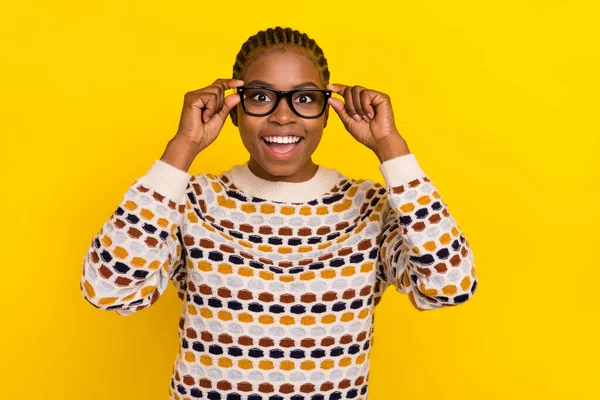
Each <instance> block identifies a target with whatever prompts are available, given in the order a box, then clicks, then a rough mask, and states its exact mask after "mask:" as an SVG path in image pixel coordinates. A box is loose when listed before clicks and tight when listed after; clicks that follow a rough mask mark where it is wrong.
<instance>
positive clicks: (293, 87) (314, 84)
mask: <svg viewBox="0 0 600 400" xmlns="http://www.w3.org/2000/svg"><path fill="white" fill-rule="evenodd" d="M252 85H258V86H266V87H270V88H275V85H273V84H272V83H269V82H266V81H261V80H258V79H255V80H253V81H251V82H248V86H252ZM309 86H314V87H316V88H318V87H319V85H317V84H316V83H314V82H310V81H307V82H302V83H299V84H297V85H294V86H292V89H300V88H304V87H309Z"/></svg>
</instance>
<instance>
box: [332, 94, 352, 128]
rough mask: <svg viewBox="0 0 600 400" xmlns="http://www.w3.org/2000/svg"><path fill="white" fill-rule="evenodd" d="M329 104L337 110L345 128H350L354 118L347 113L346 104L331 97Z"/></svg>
mask: <svg viewBox="0 0 600 400" xmlns="http://www.w3.org/2000/svg"><path fill="white" fill-rule="evenodd" d="M329 104H330V105H331V107H332V108H333V109H334V110H335V112H336V114H337V115H339V117H340V119H341V120H342V123H343V124H344V126H348V124H350V122H351V121H352V117H351V116H350V115H349V114H348V113H347V112H346V108H345V107H344V102H343V101H341V100H340V99H336V98H333V97H330V98H329Z"/></svg>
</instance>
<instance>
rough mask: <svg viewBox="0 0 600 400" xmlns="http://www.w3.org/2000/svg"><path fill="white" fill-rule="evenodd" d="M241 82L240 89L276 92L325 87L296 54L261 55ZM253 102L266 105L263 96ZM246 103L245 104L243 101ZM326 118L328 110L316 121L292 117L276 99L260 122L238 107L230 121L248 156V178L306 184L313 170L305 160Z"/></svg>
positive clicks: (272, 51)
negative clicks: (259, 87)
mask: <svg viewBox="0 0 600 400" xmlns="http://www.w3.org/2000/svg"><path fill="white" fill-rule="evenodd" d="M241 79H242V80H243V81H244V84H245V86H251V85H252V86H264V87H270V88H273V89H277V90H293V89H297V88H306V89H309V88H313V89H317V88H318V89H324V88H325V84H326V82H322V79H321V76H320V74H319V71H318V70H317V68H316V67H315V64H314V62H313V60H312V59H311V58H310V57H309V56H308V55H307V54H306V53H305V52H304V51H302V50H296V49H286V50H284V51H281V50H278V49H269V50H266V51H265V52H264V53H263V54H261V55H260V57H259V58H258V59H257V60H254V61H252V62H251V64H250V65H249V66H248V68H247V71H246V74H245V75H244V76H243V77H242V78H241ZM255 98H256V99H258V100H259V101H268V100H269V98H268V97H265V96H264V94H263V95H260V94H259V95H258V96H255ZM272 100H275V99H274V97H273V99H272ZM246 101H248V102H249V101H250V99H249V98H248V97H246ZM294 101H295V102H296V101H298V102H299V103H306V102H307V101H309V100H307V98H305V97H299V98H298V99H296V100H294ZM294 104H296V103H294ZM328 114H329V106H327V109H326V111H325V113H324V114H323V115H321V116H320V117H319V118H314V119H307V118H302V117H300V116H298V115H296V114H294V112H293V111H292V110H291V109H290V106H289V104H288V103H287V101H286V100H285V99H284V98H282V99H281V101H280V102H279V104H278V105H277V108H276V109H275V110H274V111H273V112H272V113H271V114H269V115H267V116H264V117H255V116H250V115H248V114H246V113H245V112H244V110H243V109H242V106H241V104H238V105H237V108H236V109H235V111H234V112H233V113H232V121H233V123H234V125H235V126H237V127H238V128H239V131H240V135H241V138H242V142H243V143H244V146H245V147H246V149H247V150H248V152H249V153H250V160H249V162H248V165H249V167H250V169H251V170H252V172H253V173H255V174H256V175H257V176H259V177H261V178H263V179H267V180H273V181H288V182H300V181H305V180H308V179H310V178H311V177H312V176H313V175H314V173H315V172H316V170H317V166H316V165H315V164H314V163H313V161H312V158H311V156H312V154H313V152H314V151H315V150H316V148H317V146H318V145H319V142H320V141H321V136H322V135H323V129H324V128H325V126H327V118H328Z"/></svg>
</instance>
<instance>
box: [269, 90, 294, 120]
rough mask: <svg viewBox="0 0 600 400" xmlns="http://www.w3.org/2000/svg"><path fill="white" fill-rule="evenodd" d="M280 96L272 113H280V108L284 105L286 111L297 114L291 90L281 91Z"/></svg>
mask: <svg viewBox="0 0 600 400" xmlns="http://www.w3.org/2000/svg"><path fill="white" fill-rule="evenodd" d="M278 96H279V101H278V102H277V104H276V105H275V108H274V109H273V110H272V111H271V113H273V114H275V113H278V112H279V110H280V109H281V108H282V107H283V108H284V112H285V113H289V114H290V115H295V114H294V111H293V110H292V108H293V107H294V106H293V100H292V94H291V91H279V93H278ZM282 104H283V105H282ZM286 109H287V110H286Z"/></svg>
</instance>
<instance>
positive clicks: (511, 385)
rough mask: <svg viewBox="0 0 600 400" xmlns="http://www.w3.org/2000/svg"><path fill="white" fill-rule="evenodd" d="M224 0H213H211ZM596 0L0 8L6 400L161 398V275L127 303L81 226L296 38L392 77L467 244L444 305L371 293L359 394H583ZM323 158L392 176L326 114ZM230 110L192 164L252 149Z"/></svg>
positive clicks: (165, 357) (594, 234)
mask: <svg viewBox="0 0 600 400" xmlns="http://www.w3.org/2000/svg"><path fill="white" fill-rule="evenodd" d="M213 3H214V4H213ZM596 4H597V2H594V1H591V0H590V1H575V0H573V1H553V0H543V1H542V0H530V1H524V0H502V1H499V0H498V1H495V0H488V1H476V0H454V1H442V0H438V1H387V2H376V1H367V2H365V1H339V2H337V1H331V2H325V1H302V2H282V1H264V0H263V1H257V2H256V4H255V5H253V4H252V3H251V2H248V1H239V2H236V1H226V2H209V1H186V2H162V1H144V2H143V1H116V0H110V1H103V2H81V1H33V0H23V1H20V2H12V4H3V6H2V11H1V12H0V41H1V46H0V61H1V63H0V68H1V71H0V72H1V75H0V76H1V77H0V110H1V111H0V112H1V114H2V117H1V118H0V129H1V133H2V141H3V145H2V154H1V157H0V162H1V163H2V164H1V168H2V186H3V188H2V192H3V193H2V196H1V201H2V211H3V213H2V218H1V225H2V229H1V235H2V237H1V238H0V239H1V242H0V243H1V245H2V269H1V272H2V276H3V279H2V281H3V284H2V289H1V290H0V296H1V297H2V301H1V302H0V304H1V306H0V307H2V309H1V312H2V314H1V316H2V329H1V332H0V335H1V359H2V362H1V368H2V372H1V375H0V380H1V384H0V397H1V398H4V399H90V400H96V399H110V400H119V399H165V398H166V397H167V385H168V382H169V378H170V373H171V369H172V363H173V361H174V357H175V353H176V351H177V345H178V343H177V332H176V331H177V329H176V327H177V322H178V315H179V311H180V302H179V300H178V299H177V297H176V295H175V291H174V289H173V287H170V288H169V290H168V292H167V293H166V294H165V295H164V297H163V298H161V299H160V300H159V301H158V303H156V304H155V305H154V306H153V307H152V308H150V309H148V310H144V311H142V312H140V313H138V314H136V315H133V316H131V317H120V316H118V315H116V314H113V313H108V312H102V311H98V310H96V309H94V308H93V307H92V306H91V305H89V304H87V303H86V302H85V300H84V299H83V297H82V295H81V293H80V291H79V276H80V271H81V262H82V259H83V256H84V254H85V252H86V250H87V246H88V245H89V244H90V241H91V238H92V236H93V235H94V234H95V233H96V231H97V230H98V229H99V228H100V226H101V225H102V223H103V222H104V221H105V220H106V219H107V218H108V217H109V216H110V215H111V213H112V212H113V211H114V209H115V207H116V205H117V204H118V202H119V201H120V200H121V199H122V196H123V195H124V193H125V191H126V189H127V187H128V186H129V185H130V184H131V183H133V181H134V179H136V178H137V177H139V176H141V175H142V174H143V173H145V172H146V171H147V169H148V168H149V167H150V165H151V164H152V162H153V160H155V159H156V158H158V157H160V155H161V154H162V151H163V149H164V147H165V145H166V143H167V141H168V140H169V139H170V138H171V137H172V135H173V134H174V133H175V131H176V128H177V123H178V121H179V115H180V111H181V105H182V102H183V95H184V93H185V92H186V91H189V90H194V89H198V88H200V87H203V86H206V85H208V84H210V83H212V81H214V79H216V78H218V77H229V76H230V75H231V69H232V65H233V62H234V57H235V55H236V54H237V51H238V50H239V48H240V47H241V45H242V43H243V42H244V41H245V40H246V39H247V38H248V36H250V35H252V34H254V33H256V32H257V31H258V30H260V29H265V28H267V27H270V26H275V25H282V26H291V27H293V28H295V29H299V30H301V31H305V32H307V33H308V34H309V35H310V36H312V37H314V38H315V39H316V40H317V42H318V43H319V44H320V46H321V47H322V48H323V49H324V51H325V55H326V57H327V58H328V60H329V65H330V70H331V76H332V81H333V82H339V83H345V84H352V85H354V84H360V85H363V86H366V87H370V88H373V89H376V90H380V91H384V92H387V93H388V94H390V96H391V98H392V103H393V106H394V110H395V114H396V119H397V124H398V127H399V129H400V131H401V132H402V134H403V135H404V137H405V138H406V140H407V141H408V143H409V146H410V148H411V150H412V151H413V153H415V154H416V155H417V157H418V159H419V161H420V163H421V165H422V166H423V168H424V169H425V170H426V171H427V172H428V173H429V175H430V177H431V178H432V179H433V180H434V182H435V183H436V185H437V186H438V187H439V189H440V191H441V192H442V194H443V196H444V199H445V201H446V203H447V204H448V206H449V207H450V210H451V212H452V213H453V215H454V217H455V218H456V220H457V221H458V222H459V225H460V227H461V229H462V230H463V232H464V233H465V235H466V236H467V237H468V239H469V242H470V244H471V247H472V250H473V252H474V256H475V261H476V265H477V267H478V276H479V279H480V285H479V288H478V292H477V293H476V294H475V296H474V297H473V299H472V300H471V301H470V302H468V303H466V304H464V305H462V306H460V307H456V308H452V309H444V310H437V311H430V312H424V313H419V312H417V311H415V310H413V309H412V308H411V306H410V304H409V302H408V300H407V298H406V297H403V296H402V295H400V294H397V293H395V292H392V291H388V292H387V293H386V295H385V297H384V301H383V302H382V303H381V305H380V306H379V307H378V313H377V324H376V341H375V343H376V344H375V346H374V353H373V361H372V372H371V385H370V392H371V393H370V394H371V395H370V399H372V400H384V399H445V400H453V399H456V400H458V399H460V400H468V399H506V398H510V399H531V398H536V399H537V398H540V399H575V398H577V399H592V398H600V385H599V383H598V377H599V375H600V367H598V361H597V360H598V358H599V356H600V354H599V353H600V352H599V349H598V337H600V332H599V331H598V324H597V321H598V314H599V312H598V307H597V305H598V299H599V298H600V297H599V296H598V287H599V285H600V279H599V278H600V276H599V273H598V270H599V268H600V262H599V261H598V257H599V256H600V254H599V253H598V249H599V247H600V246H599V244H598V227H599V226H600V217H599V214H600V211H599V209H598V195H599V194H600V191H599V190H598V183H599V182H600V179H599V177H598V175H599V171H600V165H599V162H598V159H597V158H596V157H597V153H598V151H599V150H600V146H599V139H598V136H599V124H598V120H597V114H596V113H597V112H598V109H599V107H598V106H599V104H598V97H599V96H600V90H599V89H600V88H599V85H598V82H599V80H598V78H597V74H598V71H599V70H600V65H599V63H598V40H599V36H600V35H599V34H598V30H597V24H598V20H599V13H598V11H599V7H598V6H597V5H596ZM330 121H331V123H330V126H328V127H327V128H326V130H325V135H324V139H323V142H322V144H321V146H320V148H319V149H318V151H317V153H316V155H315V158H316V160H317V162H319V163H322V164H324V165H326V166H330V167H335V168H338V169H339V170H340V171H342V172H344V173H346V174H349V175H350V176H354V177H365V178H373V179H376V180H379V181H381V180H382V178H381V176H380V174H379V170H378V162H377V158H376V157H375V156H374V155H373V154H370V153H369V151H368V150H366V149H365V148H362V147H361V146H360V145H359V144H358V143H356V142H355V141H354V140H353V139H352V138H351V137H350V135H349V134H347V133H346V132H345V130H344V129H343V126H342V125H341V123H340V122H339V120H338V119H337V116H336V115H335V114H334V113H333V111H332V115H331V119H330ZM246 157H247V154H246V153H245V150H244V148H243V146H242V144H241V141H240V140H239V138H238V133H237V130H236V129H235V128H234V127H233V125H231V123H230V122H227V124H226V126H225V128H224V130H223V132H222V134H221V136H220V137H219V139H218V140H217V141H216V142H215V143H214V144H213V145H212V146H211V147H210V148H209V149H207V150H206V151H205V152H204V153H202V155H201V156H200V157H198V159H197V160H196V161H195V163H194V164H193V166H192V168H191V171H190V172H192V173H200V172H207V171H211V172H220V171H223V170H225V169H227V168H229V167H230V166H231V165H233V164H236V163H241V162H244V161H245V160H246Z"/></svg>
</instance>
